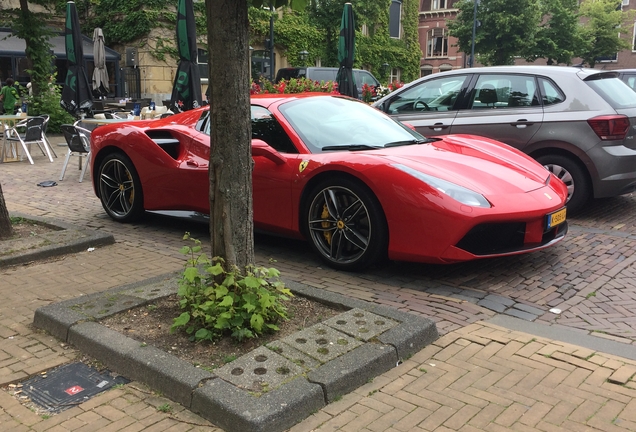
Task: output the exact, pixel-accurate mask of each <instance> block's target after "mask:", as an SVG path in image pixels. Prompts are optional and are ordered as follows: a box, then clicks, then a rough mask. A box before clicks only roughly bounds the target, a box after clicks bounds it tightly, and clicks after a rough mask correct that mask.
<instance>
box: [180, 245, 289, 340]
mask: <svg viewBox="0 0 636 432" xmlns="http://www.w3.org/2000/svg"><path fill="white" fill-rule="evenodd" d="M183 239H184V240H191V241H192V242H193V243H194V246H184V247H183V248H181V253H182V254H184V255H186V256H189V258H188V259H187V262H186V264H185V270H184V271H183V275H182V278H181V280H180V282H179V291H178V296H179V306H180V307H181V309H183V310H185V311H184V312H183V313H182V314H181V315H179V316H178V317H177V318H175V320H174V322H173V324H172V326H171V327H170V331H172V332H174V331H175V330H177V329H179V328H184V329H185V332H186V333H187V334H189V335H190V339H191V340H193V341H202V340H209V341H214V340H216V339H218V338H219V337H221V336H222V335H223V334H224V333H225V334H229V335H230V336H231V337H232V338H234V339H236V340H237V341H239V342H240V341H242V340H243V339H244V338H253V337H256V336H258V335H260V334H262V333H264V332H268V331H277V330H278V326H277V325H276V323H277V322H278V321H279V320H286V319H287V308H286V307H285V306H284V304H283V302H285V301H287V300H289V297H292V296H293V294H292V293H291V291H290V290H289V289H288V288H285V285H284V284H283V283H282V282H281V281H280V280H279V279H278V277H279V275H280V272H279V271H278V270H276V269H274V268H264V267H254V266H250V267H248V268H246V269H245V273H244V274H243V273H241V272H240V271H239V269H237V268H234V269H230V270H226V269H225V268H224V260H223V259H222V258H220V257H216V258H214V259H212V261H210V259H208V258H207V256H206V255H205V253H202V252H201V242H200V241H199V240H197V239H193V238H191V237H190V233H186V234H185V235H184V237H183Z"/></svg>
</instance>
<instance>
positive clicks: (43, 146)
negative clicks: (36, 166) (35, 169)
mask: <svg viewBox="0 0 636 432" xmlns="http://www.w3.org/2000/svg"><path fill="white" fill-rule="evenodd" d="M37 118H41V119H42V120H43V122H42V127H41V130H42V134H41V135H40V138H39V139H36V138H35V134H36V130H37V129H34V125H36V124H38V123H39V121H36V120H35V119H37ZM50 118H51V117H50V116H49V115H48V114H44V115H40V116H37V117H31V118H28V119H24V120H22V121H20V122H19V123H17V124H16V125H15V126H14V131H12V132H13V133H11V134H10V135H12V136H13V141H20V140H21V141H24V142H25V143H26V145H27V146H28V147H29V152H27V153H25V154H27V155H29V154H30V150H31V144H36V145H37V146H38V148H39V149H40V151H41V152H42V154H43V155H44V156H46V157H48V158H49V161H51V162H53V157H52V155H53V156H55V157H57V154H55V151H54V150H53V147H52V146H51V143H50V142H49V139H48V138H47V137H46V128H47V126H48V124H49V119H50ZM23 128H24V129H25V132H24V133H22V134H20V133H19V132H20V130H21V129H23ZM29 130H30V131H31V132H30V133H29ZM29 160H31V159H29ZM31 163H33V162H31Z"/></svg>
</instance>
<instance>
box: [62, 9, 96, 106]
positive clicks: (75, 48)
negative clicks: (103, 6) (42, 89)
mask: <svg viewBox="0 0 636 432" xmlns="http://www.w3.org/2000/svg"><path fill="white" fill-rule="evenodd" d="M64 41H65V45H66V59H67V63H68V72H67V73H66V79H65V80H64V87H63V88H62V97H61V99H60V106H61V107H62V108H64V109H65V110H66V111H68V112H69V113H71V114H72V115H75V116H79V115H80V113H81V112H82V111H84V112H88V111H90V109H91V108H92V106H93V95H92V94H91V86H90V84H89V81H88V75H87V74H86V67H85V66H84V49H83V47H82V32H81V30H80V24H79V16H78V15H77V9H76V8H75V3H74V2H72V1H70V2H68V3H66V25H65V31H64Z"/></svg>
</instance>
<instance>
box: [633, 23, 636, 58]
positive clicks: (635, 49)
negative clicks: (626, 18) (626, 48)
mask: <svg viewBox="0 0 636 432" xmlns="http://www.w3.org/2000/svg"><path fill="white" fill-rule="evenodd" d="M632 51H636V22H635V23H634V32H633V36H632Z"/></svg>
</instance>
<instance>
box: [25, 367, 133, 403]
mask: <svg viewBox="0 0 636 432" xmlns="http://www.w3.org/2000/svg"><path fill="white" fill-rule="evenodd" d="M129 382H130V380H128V379H126V378H124V377H122V376H117V377H114V376H112V374H111V373H110V372H109V371H104V372H101V373H100V372H99V371H97V370H96V369H94V368H92V367H90V366H88V365H86V364H84V363H71V364H67V365H64V366H60V367H58V368H55V369H52V370H50V371H48V372H46V373H42V374H40V375H38V376H36V377H33V378H30V379H28V380H26V381H24V382H23V383H22V394H23V395H25V396H28V397H29V398H30V399H31V400H32V401H33V402H34V403H35V404H37V405H39V406H41V407H42V408H45V409H46V410H48V411H50V412H53V413H59V412H61V411H64V410H65V409H68V408H71V407H73V406H76V405H79V404H80V403H83V402H86V401H87V400H88V399H90V398H91V397H93V396H95V395H97V394H99V393H101V392H103V391H105V390H107V389H109V388H111V387H113V386H115V385H117V384H126V383H129Z"/></svg>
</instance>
